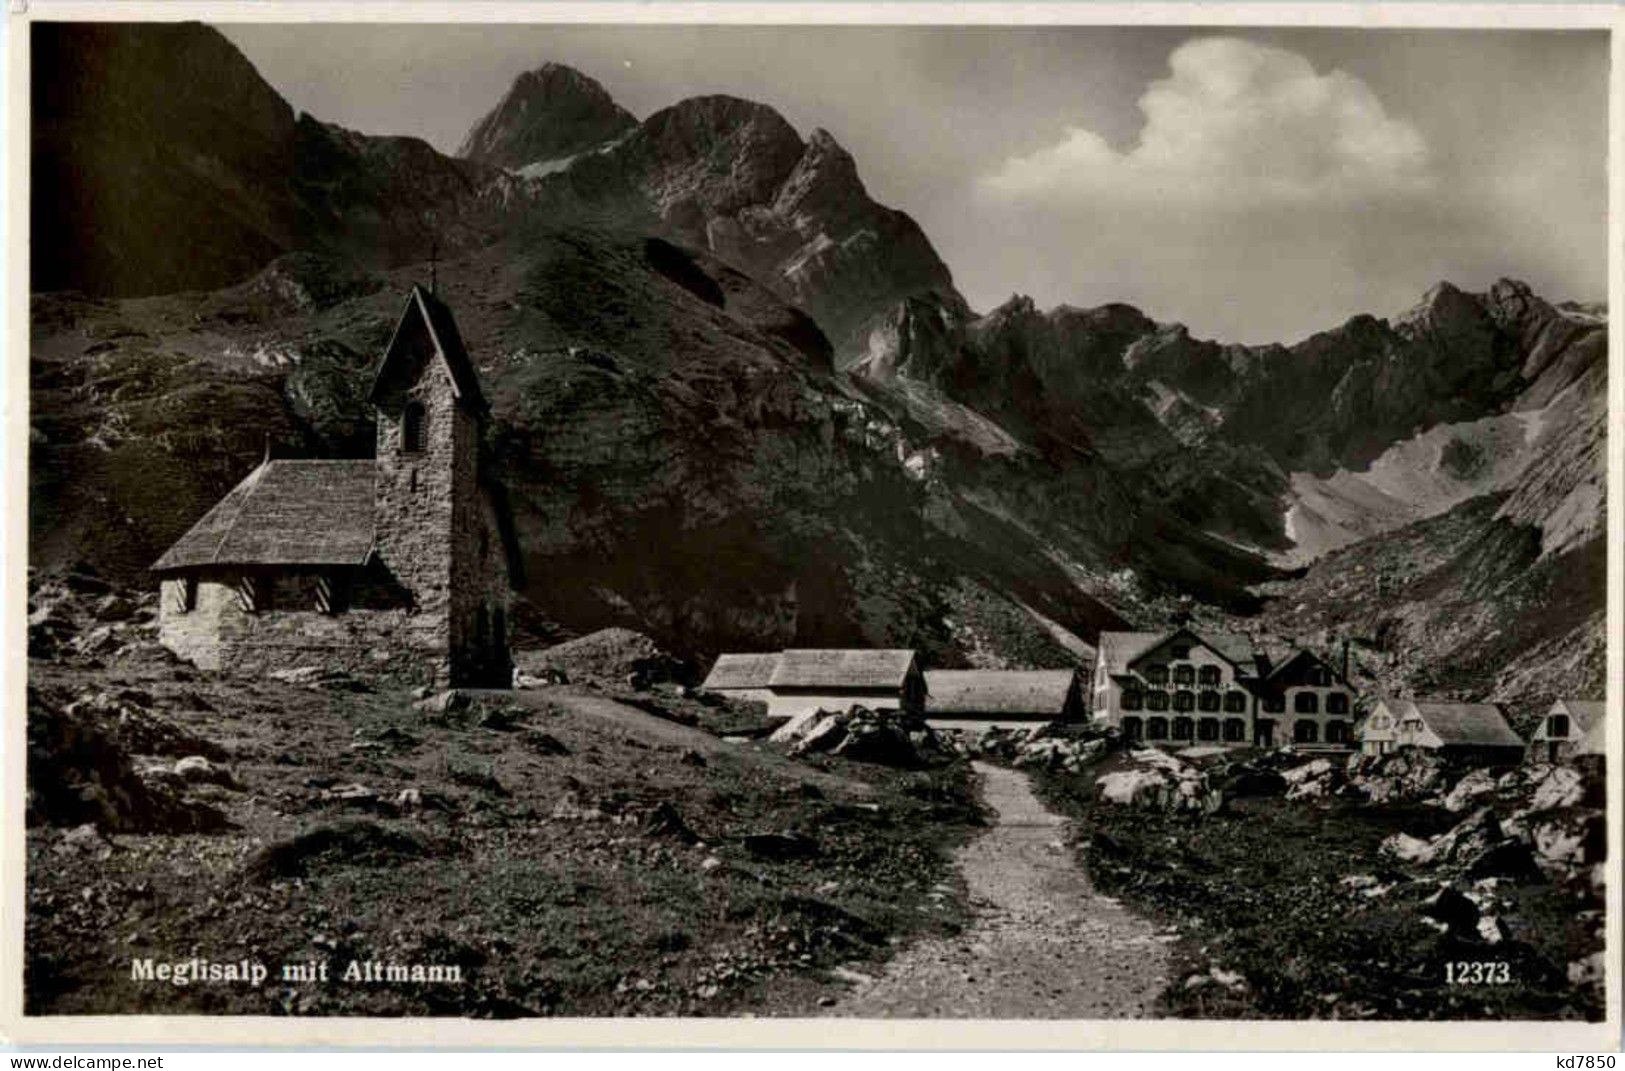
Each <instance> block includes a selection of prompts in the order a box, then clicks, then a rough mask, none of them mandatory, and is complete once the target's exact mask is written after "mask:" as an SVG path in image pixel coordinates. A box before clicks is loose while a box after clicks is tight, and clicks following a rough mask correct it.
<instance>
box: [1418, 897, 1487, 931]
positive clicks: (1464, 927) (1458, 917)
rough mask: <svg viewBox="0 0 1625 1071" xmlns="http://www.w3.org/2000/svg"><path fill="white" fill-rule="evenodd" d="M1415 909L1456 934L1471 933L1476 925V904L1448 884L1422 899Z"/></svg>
mask: <svg viewBox="0 0 1625 1071" xmlns="http://www.w3.org/2000/svg"><path fill="white" fill-rule="evenodd" d="M1417 910H1418V911H1420V912H1421V913H1422V914H1423V915H1424V916H1425V917H1427V918H1430V919H1432V920H1434V921H1435V922H1440V923H1443V924H1444V926H1445V927H1446V928H1447V929H1448V930H1449V931H1450V932H1451V933H1455V934H1458V935H1461V934H1470V933H1473V932H1474V930H1475V927H1477V926H1478V920H1479V913H1478V905H1477V904H1475V903H1473V902H1472V901H1471V900H1469V899H1468V898H1467V897H1466V896H1464V895H1462V894H1461V893H1460V892H1458V891H1456V889H1455V888H1453V887H1452V886H1449V885H1444V886H1441V887H1440V888H1439V891H1438V892H1436V893H1434V894H1433V895H1432V896H1430V897H1428V898H1427V899H1426V900H1423V901H1422V903H1421V904H1420V905H1418V907H1417Z"/></svg>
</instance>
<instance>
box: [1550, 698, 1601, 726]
mask: <svg viewBox="0 0 1625 1071" xmlns="http://www.w3.org/2000/svg"><path fill="white" fill-rule="evenodd" d="M1557 703H1561V704H1563V709H1564V710H1566V711H1568V714H1569V717H1570V718H1571V719H1573V720H1574V722H1575V723H1576V724H1578V725H1579V726H1580V728H1581V729H1582V730H1585V729H1589V728H1591V727H1592V726H1593V725H1596V724H1597V723H1598V722H1600V721H1602V719H1603V716H1604V715H1605V714H1607V712H1608V704H1607V703H1604V702H1603V701H1602V700H1600V699H1559V700H1558V701H1557ZM1557 703H1553V704H1552V706H1554V707H1555V706H1557Z"/></svg>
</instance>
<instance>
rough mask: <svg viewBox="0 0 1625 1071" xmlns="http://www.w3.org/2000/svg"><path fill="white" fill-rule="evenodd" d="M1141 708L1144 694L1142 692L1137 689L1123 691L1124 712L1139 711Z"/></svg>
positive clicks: (1143, 704) (1143, 703)
mask: <svg viewBox="0 0 1625 1071" xmlns="http://www.w3.org/2000/svg"><path fill="white" fill-rule="evenodd" d="M1143 706H1145V694H1144V693H1143V692H1141V691H1140V690H1139V689H1138V688H1126V689H1124V690H1123V709H1124V710H1139V709H1140V708H1141V707H1143Z"/></svg>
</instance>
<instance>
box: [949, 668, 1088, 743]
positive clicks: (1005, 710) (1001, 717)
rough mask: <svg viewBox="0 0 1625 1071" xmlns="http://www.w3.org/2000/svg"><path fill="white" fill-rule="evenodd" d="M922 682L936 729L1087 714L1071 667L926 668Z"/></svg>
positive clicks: (1055, 719) (1027, 722)
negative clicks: (1023, 668) (1032, 668)
mask: <svg viewBox="0 0 1625 1071" xmlns="http://www.w3.org/2000/svg"><path fill="white" fill-rule="evenodd" d="M925 687H926V698H925V717H926V721H927V722H929V723H930V725H931V726H932V727H933V728H938V729H963V728H977V729H980V728H985V727H987V726H990V725H1007V726H1025V725H1041V724H1047V723H1049V722H1081V721H1083V720H1084V719H1085V718H1086V717H1087V713H1086V711H1085V710H1084V704H1083V695H1082V691H1081V689H1080V688H1079V686H1078V674H1077V671H1076V670H1070V669H1042V670H986V669H971V670H948V669H943V670H930V671H928V672H927V673H926V674H925Z"/></svg>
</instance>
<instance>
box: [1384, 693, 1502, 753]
mask: <svg viewBox="0 0 1625 1071" xmlns="http://www.w3.org/2000/svg"><path fill="white" fill-rule="evenodd" d="M1406 705H1407V707H1408V708H1409V710H1407V712H1406V713H1409V712H1410V711H1414V712H1416V713H1419V714H1421V716H1422V721H1423V722H1424V723H1426V725H1427V727H1428V728H1429V729H1431V730H1433V735H1434V736H1437V737H1438V738H1439V739H1440V740H1441V741H1442V742H1444V743H1446V744H1506V745H1509V746H1512V747H1522V746H1523V738H1522V737H1520V736H1519V735H1518V734H1517V733H1515V732H1513V731H1512V726H1510V725H1508V724H1507V720H1506V718H1505V717H1503V716H1502V714H1501V708H1500V707H1498V706H1496V705H1495V704H1494V703H1445V702H1434V701H1422V702H1417V701H1415V700H1410V701H1407V703H1406ZM1400 716H1401V717H1403V716H1404V714H1401V715H1400Z"/></svg>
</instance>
